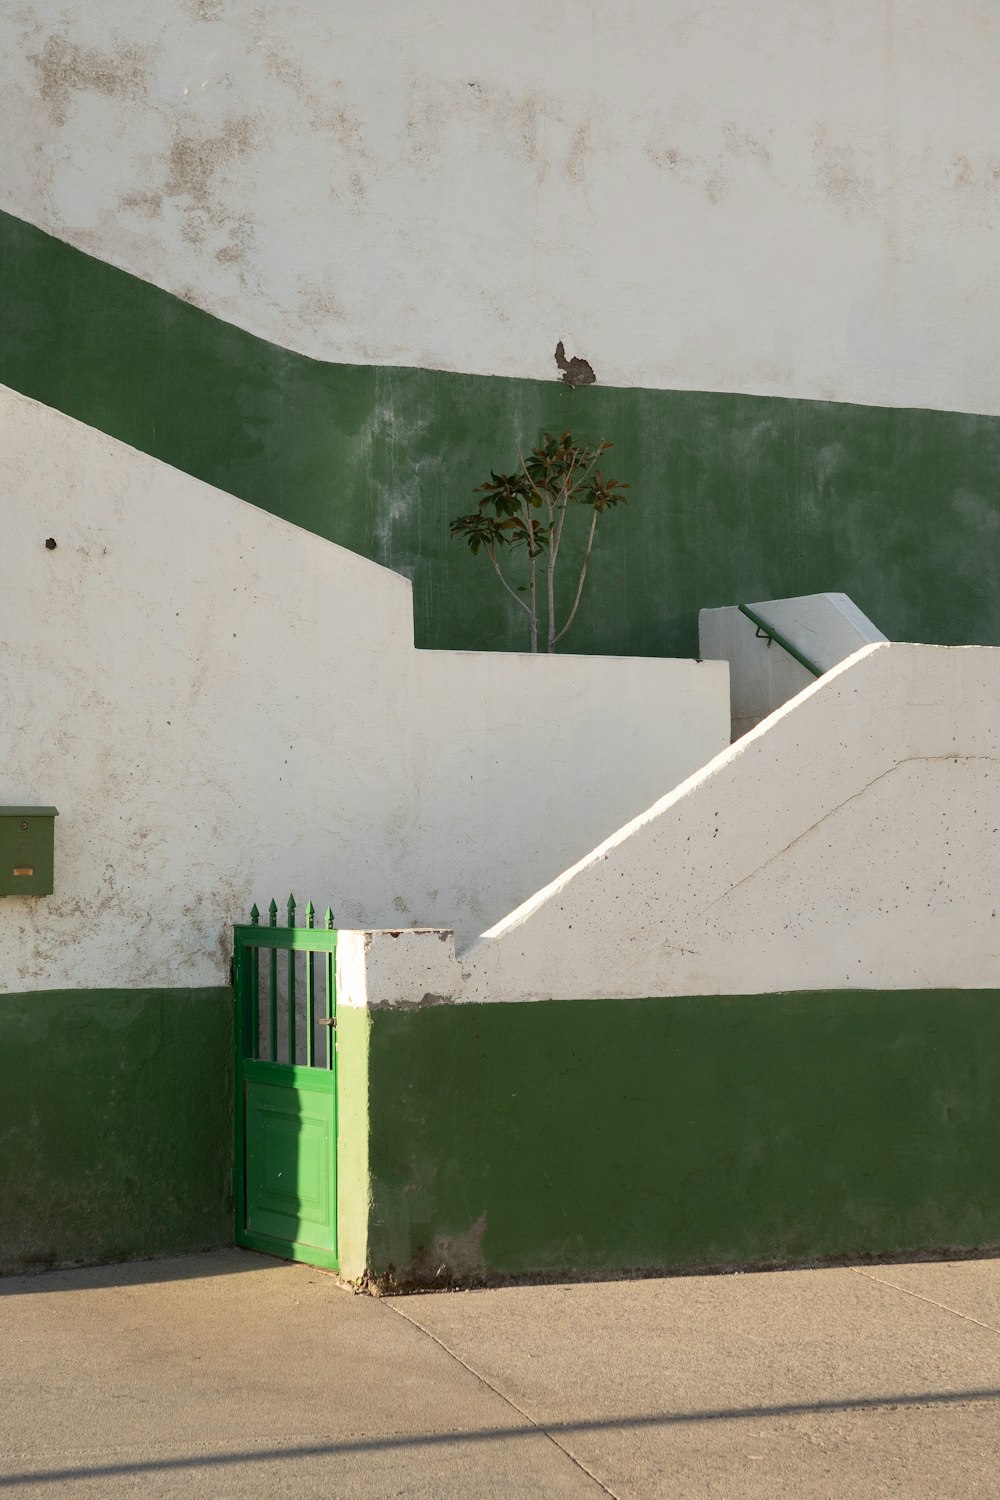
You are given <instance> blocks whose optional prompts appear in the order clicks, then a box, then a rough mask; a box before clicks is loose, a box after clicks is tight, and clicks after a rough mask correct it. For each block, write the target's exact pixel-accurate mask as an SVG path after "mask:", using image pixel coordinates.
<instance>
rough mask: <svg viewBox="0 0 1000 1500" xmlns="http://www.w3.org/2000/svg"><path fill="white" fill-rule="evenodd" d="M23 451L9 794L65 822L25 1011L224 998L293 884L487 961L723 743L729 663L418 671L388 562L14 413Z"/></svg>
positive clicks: (12, 577) (0, 598)
mask: <svg viewBox="0 0 1000 1500" xmlns="http://www.w3.org/2000/svg"><path fill="white" fill-rule="evenodd" d="M0 434H2V437H0V515H2V517H3V522H4V528H5V558H4V563H3V590H2V593H0V702H2V704H3V711H2V717H0V801H2V802H4V803H6V804H8V805H30V804H43V805H47V804H52V805H55V806H57V807H58V808H59V812H60V817H59V819H58V820H57V831H56V888H55V894H54V895H53V896H51V897H48V898H44V899H35V900H33V899H30V898H16V897H15V898H5V899H4V900H3V901H2V902H0V985H2V987H3V988H5V989H7V990H12V991H28V990H33V989H52V988H56V987H62V986H84V987H86V986H95V987H99V988H103V987H105V986H109V985H115V986H141V985H151V984H158V985H166V984H169V985H208V984H219V983H224V982H226V980H227V978H228V960H229V952H230V934H229V926H230V924H231V923H232V922H233V921H242V920H246V915H247V911H248V908H249V905H250V902H251V901H252V900H257V901H258V902H259V903H261V904H263V903H266V902H267V900H268V899H269V898H270V896H271V895H272V894H273V895H275V896H276V897H277V899H278V900H279V902H280V901H282V900H284V898H285V897H286V896H287V894H288V892H289V891H294V892H295V894H296V895H297V897H298V898H299V900H300V902H303V903H304V902H305V900H306V899H309V898H311V899H312V900H313V901H315V902H316V903H317V905H320V907H322V906H324V905H325V904H326V903H327V902H330V903H331V904H332V905H333V907H334V911H335V912H336V914H337V917H338V920H339V921H340V922H341V923H343V924H344V925H346V926H366V925H369V924H372V925H376V926H389V925H392V924H395V923H397V922H398V923H400V924H401V925H404V924H405V925H407V926H409V925H414V924H419V923H428V922H438V923H447V924H448V925H449V926H455V927H456V928H458V930H459V931H460V932H461V933H463V934H464V936H465V938H466V940H468V939H469V938H470V937H471V936H473V935H474V934H475V933H477V932H479V931H481V930H482V927H483V925H485V922H486V921H496V920H497V919H498V918H499V917H500V916H502V915H503V913H504V912H506V911H509V910H510V909H511V907H512V906H514V905H516V904H517V903H518V902H519V901H521V900H523V899H525V898H526V897H527V896H528V895H530V894H531V892H532V891H533V890H535V889H537V888H538V886H539V885H540V884H542V883H544V882H545V881H546V880H547V879H549V878H551V876H552V875H553V874H554V873H556V872H557V871H558V870H559V869H560V868H565V867H566V865H568V864H570V863H573V862H574V861H575V860H577V859H579V858H581V857H582V856H583V855H584V854H585V853H586V852H587V850H588V849H589V848H591V847H592V846H593V845H594V843H596V842H598V841H599V840H600V839H601V838H604V837H607V835H608V834H609V833H611V832H612V831H613V829H614V828H615V827H616V826H618V825H619V824H620V823H621V822H622V821H623V820H624V819H627V818H628V817H629V816H632V815H633V814H634V813H635V812H636V811H637V810H638V809H639V807H641V806H642V805H644V804H645V805H648V803H649V802H650V801H651V800H653V799H654V798H655V796H657V795H658V794H659V792H660V791H661V790H663V789H665V788H666V787H669V786H673V785H676V783H677V782H678V781H680V780H681V779H683V778H684V777H685V776H687V775H689V774H690V773H691V771H693V770H694V769H695V767H696V766H698V765H700V764H703V763H704V761H705V760H707V759H709V758H711V756H712V755H713V754H715V753H717V751H718V749H719V748H721V746H722V745H724V744H725V741H726V738H727V724H726V718H727V700H728V687H727V669H726V667H725V665H724V664H721V663H710V664H706V665H704V666H699V665H698V664H696V663H694V662H689V661H676V662H675V661H627V662H621V663H619V662H617V661H614V660H610V661H609V660H601V659H598V658H557V659H556V660H554V661H547V662H545V663H537V662H533V661H530V660H525V658H523V657H520V656H511V657H509V658H506V659H505V660H504V662H503V664H502V665H500V666H493V665H492V664H490V663H489V662H488V661H486V660H484V659H483V658H480V657H476V656H469V657H454V656H452V655H450V654H442V655H441V656H440V657H439V656H437V655H436V654H435V653H426V654H424V653H419V652H416V651H414V649H413V645H412V613H411V590H410V585H409V583H408V582H407V581H406V580H405V579H403V578H400V577H398V576H397V575H395V574H393V573H391V572H389V571H388V570H386V569H384V568H380V567H378V566H376V565H375V564H373V563H370V562H368V561H367V560H365V559H362V558H360V557H357V556H355V555H354V554H353V553H350V552H347V551H345V550H344V549H342V548H340V547H336V546H333V545H331V544H330V543H328V542H326V541H323V540H321V539H320V538H318V537H315V536H312V535H310V534H309V533H307V532H305V531H301V530H299V529H298V528H296V527H294V526H291V525H289V524H288V523H287V522H285V521H282V520H279V519H277V518H276V517H274V516H271V515H268V514H266V513H265V512H263V511H261V510H258V509H257V508H255V507H254V506H251V505H248V504H246V503H244V502H242V501H239V500H236V499H234V498H233V497H232V496H229V495H225V494H223V493H221V492H220V491H218V490H212V489H210V488H209V487H208V486H206V485H204V484H201V483H200V482H199V481H197V480H195V479H192V478H190V477H189V476H187V475H184V474H180V473H178V472H177V471H176V470H172V469H170V468H168V467H167V466H166V465H164V464H161V463H159V462H157V461H156V460H154V459H151V458H149V457H148V456H147V455H145V454H140V453H137V452H135V451H133V450H131V449H128V448H126V447H125V446H124V445H123V444H121V443H118V442H116V441H114V440H113V439H110V438H107V437H105V436H103V435H101V434H99V433H96V432H94V431H93V430H91V429H88V428H86V427H84V426H82V425H80V424H79V423H77V422H74V421H72V420H71V419H69V418H67V417H64V416H62V415H60V414H58V413H55V412H52V411H50V410H48V409H47V408H45V407H42V406H40V405H38V404H37V403H35V402H32V401H29V400H27V399H26V398H24V397H22V396H19V395H15V394H14V393H12V392H0ZM46 538H52V539H53V540H54V541H55V542H56V547H55V548H54V549H51V550H50V549H48V548H46V546H45V541H46ZM449 673H450V674H451V682H452V690H451V691H449V688H448V680H449ZM522 679H523V680H524V681H525V683H526V684H527V686H526V690H525V691H526V696H525V698H524V701H523V702H522V704H521V708H520V711H519V710H518V709H516V708H514V707H512V705H511V703H510V702H498V701H495V700H494V697H493V695H494V693H499V692H504V693H509V694H516V693H517V692H518V684H519V682H520V681H521V680H522ZM567 726H568V727H569V728H570V729H571V730H572V733H571V734H567V733H566V732H565V729H566V727H567ZM623 731H625V732H623ZM439 744H440V746H441V752H440V756H436V754H435V746H436V745H439ZM526 770H527V771H528V772H529V773H530V774H531V775H532V777H533V778H534V779H535V780H537V781H538V782H539V785H540V786H541V787H542V789H543V790H541V791H540V792H537V793H532V797H533V802H532V816H531V818H526V817H522V816H519V815H516V814H513V813H510V814H509V815H508V813H507V811H506V810H507V809H508V808H509V807H510V806H511V805H512V804H513V803H514V802H515V801H516V800H517V799H518V798H520V797H522V796H524V795H526V782H525V774H526ZM508 816H509V821H508ZM512 829H513V830H514V831H515V832H516V834H517V838H518V839H519V840H520V844H519V845H518V844H517V842H516V841H512V839H511V830H512Z"/></svg>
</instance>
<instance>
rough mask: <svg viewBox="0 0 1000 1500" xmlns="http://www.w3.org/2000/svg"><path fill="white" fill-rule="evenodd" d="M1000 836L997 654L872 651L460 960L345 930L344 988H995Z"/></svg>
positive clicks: (625, 993)
mask: <svg viewBox="0 0 1000 1500" xmlns="http://www.w3.org/2000/svg"><path fill="white" fill-rule="evenodd" d="M998 840H1000V649H998V648H991V647H986V646H955V647H946V646H915V645H900V644H888V643H887V644H884V645H873V646H868V647H866V648H864V649H863V650H862V651H860V652H858V653H857V654H856V655H854V656H852V657H850V658H849V659H848V660H847V661H845V662H844V663H842V664H841V665H840V666H838V667H836V668H834V669H833V670H832V671H831V672H830V673H828V674H827V675H825V676H824V677H822V678H820V679H819V680H818V681H817V682H816V683H815V684H814V685H813V686H811V687H809V688H807V689H806V690H805V691H804V692H802V693H800V694H799V695H798V697H796V698H794V699H793V700H792V701H791V702H790V703H788V704H786V705H785V706H784V707H783V708H781V709H779V710H778V711H777V712H776V713H774V714H773V715H771V717H770V718H768V719H766V720H765V721H764V722H763V723H761V724H760V725H758V727H757V728H756V729H754V730H752V731H751V732H750V733H749V734H748V735H747V736H746V737H745V738H744V739H742V740H740V741H739V742H738V743H737V744H735V745H733V746H732V747H731V748H730V749H728V750H726V751H725V752H723V753H722V754H721V755H719V756H718V757H717V758H716V760H715V761H713V762H712V763H711V765H708V766H706V767H705V768H704V769H703V770H701V771H699V772H697V773H696V774H695V775H694V776H693V777H691V778H690V780H688V781H687V782H686V783H684V784H683V785H681V786H679V787H677V788H676V789H675V790H674V791H673V792H671V793H670V794H669V795H668V796H666V797H664V798H663V799H662V800H661V801H659V802H658V803H656V804H655V805H654V806H652V807H651V808H650V809H649V810H648V811H647V812H646V813H644V814H643V815H642V816H641V817H639V818H637V819H635V820H634V821H633V822H631V823H630V824H628V825H627V826H626V827H624V828H622V829H621V830H619V832H618V833H616V834H615V835H614V836H613V837H612V838H610V839H608V840H607V841H606V842H605V843H603V844H601V845H600V846H598V847H597V848H596V849H594V850H593V851H592V852H591V853H590V854H589V855H588V856H587V858H586V859H584V860H582V861H581V862H580V863H579V864H578V865H577V866H576V867H575V868H574V869H572V870H569V871H567V872H566V873H565V874H563V875H562V876H560V877H559V879H558V880H556V881H554V882H552V884H550V885H549V886H547V887H546V888H545V889H544V890H541V891H539V892H538V893H537V895H535V896H534V897H533V898H532V899H531V900H530V901H528V902H526V903H525V904H524V905H523V906H521V907H520V908H519V909H518V910H516V911H514V912H512V913H511V914H510V915H509V916H508V917H507V918H506V919H505V920H504V921H503V922H500V923H498V924H497V925H496V926H495V927H494V928H493V929H492V930H491V931H489V932H487V933H486V934H484V937H483V939H482V941H481V942H480V943H478V944H477V945H476V946H475V947H473V948H472V949H470V950H469V951H467V952H466V953H464V954H459V956H458V958H457V959H456V958H455V957H454V954H453V951H452V949H451V947H450V944H449V942H447V941H446V942H443V943H442V942H438V941H437V940H436V935H435V937H434V938H432V937H431V936H429V935H428V936H422V935H413V936H411V937H408V938H407V939H406V941H405V943H404V944H399V943H394V942H393V940H392V939H390V938H388V937H386V936H384V935H380V934H376V935H372V936H371V937H370V938H369V939H368V940H367V949H365V948H364V947H363V945H362V946H361V947H359V946H358V944H357V942H354V946H353V947H352V941H354V940H351V939H347V938H345V939H344V953H343V964H344V971H343V972H344V981H345V1000H346V1002H347V1003H355V1004H375V1005H378V1004H399V1003H403V1002H405V1001H407V1000H409V1001H416V1003H420V1002H421V1000H422V999H424V1000H425V1001H426V1002H433V1001H434V1000H435V999H437V998H441V997H446V998H448V999H450V1000H454V1001H504V1000H509V1001H515V1000H545V999H550V998H556V999H560V998H561V999H586V998H588V997H593V998H615V997H621V998H625V997H644V996H659V995H706V996H710V995H715V994H727V993H728V994H763V993H772V992H776V991H783V990H810V989H816V990H831V989H852V988H865V989H908V988H937V987H940V988H946V989H955V988H958V989H961V988H978V987H986V988H992V987H995V986H998V985H1000V899H998V897H1000V855H998V847H1000V845H998ZM420 951H423V952H424V953H425V955H429V956H425V959H424V961H423V963H422V964H421V963H420V962H418V961H417V955H418V953H419V952H420ZM421 984H423V985H425V987H426V990H427V996H426V997H425V996H423V995H422V994H421V993H417V992H416V991H417V990H418V989H419V986H420V985H421Z"/></svg>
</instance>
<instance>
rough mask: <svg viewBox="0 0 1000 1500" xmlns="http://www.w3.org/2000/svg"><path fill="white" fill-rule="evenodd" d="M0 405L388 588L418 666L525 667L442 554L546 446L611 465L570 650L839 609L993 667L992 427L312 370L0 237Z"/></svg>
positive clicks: (802, 405)
mask: <svg viewBox="0 0 1000 1500" xmlns="http://www.w3.org/2000/svg"><path fill="white" fill-rule="evenodd" d="M0 293H2V301H3V320H4V321H3V337H2V339H0V381H2V382H3V383H5V384H7V385H10V386H12V387H14V388H15V389H16V390H19V391H23V392H25V393H26V394H27V395H30V396H34V397H36V398H37V399H38V400H40V401H43V402H46V403H48V404H49V405H51V406H53V407H56V408H58V409H59V410H61V411H65V412H68V413H69V414H71V415H72V416H74V417H77V418H79V419H80V420H81V421H84V422H87V423H90V424H91V425H92V426H94V427H97V428H99V429H101V430H102V431H104V432H108V433H111V434H113V435H114V436H115V437H118V438H121V439H122V440H124V441H125V442H127V443H130V444H132V445H134V446H135V447H137V448H140V449H142V450H144V451H146V452H148V453H151V454H154V455H156V456H157V457H158V458H162V459H164V460H166V462H168V463H170V464H173V465H175V466H176V467H177V468H180V469H183V470H185V471H187V472H188V473H191V474H195V475H197V476H198V477H200V478H202V479H205V480H208V481H209V482H210V483H212V484H215V485H218V486H220V487H221V488H222V489H224V490H228V491H230V492H231V493H233V494H235V495H238V496H241V497H242V498H243V499H245V500H249V501H252V502H253V503H254V504H256V505H260V506H263V507H264V508H265V509H269V510H273V511H275V512H276V513H277V514H279V515H282V516H285V517H287V518H288V519H289V520H291V521H294V522H296V523H297V524H298V525H301V526H305V527H307V528H309V529H310V530H312V531H315V532H317V533H319V534H320V535H322V536H327V537H330V538H332V539H333V540H334V541H337V542H339V543H341V544H342V545H343V546H346V547H349V548H351V549H353V550H354V551H356V552H360V553H363V554H365V555H367V556H369V557H372V558H375V559H376V560H377V561H378V562H381V563H384V564H386V565H388V566H389V567H392V568H395V569H397V570H399V571H400V572H403V573H406V574H408V575H409V576H410V577H411V578H412V579H413V581H414V587H415V609H416V638H417V642H418V644H420V645H425V646H441V647H445V646H447V647H466V648H488V647H502V648H519V649H521V648H523V647H524V645H525V639H526V638H525V633H524V630H523V627H522V624H521V620H520V618H519V617H518V615H517V610H516V607H515V606H514V605H513V604H509V603H508V601H507V600H506V599H505V597H504V596H503V595H502V594H501V592H500V590H499V588H498V587H497V586H495V585H491V584H490V582H489V581H486V573H485V565H484V564H483V563H482V559H476V560H473V559H471V558H469V557H468V556H467V555H466V554H465V551H464V549H463V548H462V547H461V546H460V545H459V544H458V543H456V542H453V541H451V540H450V538H449V535H448V527H447V523H448V520H449V518H450V517H451V516H453V515H455V514H457V513H458V512H459V511H461V510H464V509H467V508H468V505H469V497H470V491H471V489H472V487H473V485H475V484H478V483H479V482H480V481H481V480H482V478H483V477H485V475H486V474H488V472H489V470H490V468H491V467H497V466H503V465H506V464H510V463H511V462H512V461H513V458H514V455H515V454H516V451H517V449H518V446H519V445H526V444H530V443H531V442H533V441H534V440H535V439H536V438H537V437H538V436H539V435H540V433H541V432H542V431H543V430H545V429H556V430H558V429H562V428H564V427H567V426H572V428H573V429H574V430H575V431H578V432H579V433H580V434H581V435H584V436H589V437H591V438H602V437H607V438H609V439H610V440H612V441H613V442H614V443H615V445H616V446H615V449H614V451H613V453H612V454H611V455H610V458H611V459H613V461H614V462H613V467H612V465H611V464H610V463H609V467H611V468H612V472H614V473H617V474H618V475H619V476H620V477H621V478H624V479H627V480H629V481H630V483H631V484H632V486H633V490H632V494H631V503H630V506H629V508H628V510H627V511H624V512H620V513H616V514H613V515H611V516H610V517H608V518H607V521H606V523H605V524H604V525H603V527H602V530H601V532H600V534H599V538H598V545H597V550H596V553H595V558H594V562H593V565H592V570H591V582H590V584H589V585H588V594H587V596H586V598H585V602H584V605H583V607H582V609H581V614H580V616H579V617H578V620H577V622H576V624H575V625H574V627H573V630H572V632H571V633H570V634H569V635H568V636H567V637H566V642H565V644H566V647H567V649H570V650H573V651H585V652H586V651H606V652H621V653H625V654H629V653H647V654H654V655H655V654H668V655H693V654H695V653H696V651H697V610H698V609H699V608H701V607H706V606H713V605H723V604H734V603H736V602H738V601H739V600H741V599H748V598H749V599H767V598H775V597H781V596H784V595H793V594H802V593H809V592H813V591H817V590H827V589H839V590H844V591H845V592H847V593H848V594H850V595H851V597H852V598H853V599H854V600H855V601H856V602H857V604H858V605H859V606H860V607H861V608H862V609H863V610H865V611H866V612H867V613H868V614H869V615H870V616H871V617H872V619H873V620H874V621H875V622H876V624H877V625H879V627H880V628H881V629H882V630H884V631H885V633H886V634H887V635H888V636H890V638H893V639H902V640H923V641H930V642H941V643H945V644H949V643H950V644H954V643H961V642H969V641H978V642H982V643H985V644H997V643H1000V591H998V590H997V589H996V587H995V574H996V559H997V552H998V546H1000V506H998V499H997V496H998V480H1000V420H998V419H997V418H993V417H981V416H968V415H962V414H955V413H950V412H927V411H896V410H888V409H882V408H874V407H860V406H848V405H838V404H834V403H825V402H811V401H790V400H780V399H776V398H769V397H753V396H741V395H711V394H704V393H699V392H687V391H679V392H673V391H647V390H619V389H612V388H608V387H602V386H594V387H591V388H589V389H585V390H577V391H573V390H569V389H568V388H566V387H565V386H562V385H561V384H560V383H559V382H558V381H556V380H552V381H550V382H538V381H531V380H509V379H500V378H493V377H485V376H465V375H454V374H448V373H442V372H436V371H429V370H414V369H403V368H398V369H397V368H385V367H374V366H352V365H332V364H324V363H322V362H319V361H316V360H312V359H307V358H304V357H302V356H300V355H297V354H293V353H290V352H289V351H288V350H285V349H281V348H278V347H276V346H274V345H272V344H269V343H267V342H266V341H264V340H262V339H259V338H255V337H253V336H252V335H251V334H248V333H245V332H243V331H241V330H240V329H238V328H235V327H233V326H231V325H229V324H226V323H223V322H220V321H219V320H218V319H215V318H213V317H211V316H209V315H208V314H206V313H203V312H201V311H199V310H198V309H197V308H195V307H192V306H190V305H188V304H187V303H185V302H183V301H180V300H178V299H177V298H175V297H172V296H170V295H168V294H167V293H166V292H162V291H159V290H158V289H157V288H155V287H153V286H150V285H149V284H147V283H145V282H142V281H139V280H137V279H136V278H135V277H132V276H129V275H127V274H125V273H124V272H122V271H118V270H115V269H114V268H113V267H111V266H108V265H106V264H103V263H102V262H100V261H97V260H94V259H92V258H90V257H89V256H86V255H84V254H83V253H82V252H80V251H78V250H75V249H73V248H71V247H69V246H67V245H65V244H62V243H60V242H59V241H57V240H55V239H52V238H51V237H50V236H48V235H45V234H43V233H41V232H40V231H39V230H37V229H34V228H32V227H31V226H29V225H27V224H25V223H23V222H21V221H19V220H17V219H14V218H12V217H10V216H7V215H5V216H0Z"/></svg>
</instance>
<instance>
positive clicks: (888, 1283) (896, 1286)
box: [850, 1266, 1000, 1333]
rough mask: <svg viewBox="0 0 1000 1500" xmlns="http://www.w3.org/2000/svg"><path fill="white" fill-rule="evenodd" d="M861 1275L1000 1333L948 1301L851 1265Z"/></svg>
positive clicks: (942, 1310) (965, 1320)
mask: <svg viewBox="0 0 1000 1500" xmlns="http://www.w3.org/2000/svg"><path fill="white" fill-rule="evenodd" d="M850 1269H851V1270H852V1271H856V1272H857V1274H858V1275H859V1276H864V1277H865V1279H866V1280H868V1281H874V1282H875V1283H876V1284H877V1285H878V1286H890V1287H892V1289H893V1291H894V1292H902V1293H903V1295H904V1296H906V1297H916V1299H917V1301H918V1302H926V1303H927V1304H928V1306H930V1307H937V1308H939V1309H940V1311H941V1312H946V1313H951V1314H952V1315H953V1317H956V1318H961V1319H962V1321H963V1323H974V1324H975V1326H976V1327H977V1328H985V1329H986V1332H987V1333H1000V1328H994V1326H993V1324H992V1323H981V1322H980V1321H979V1319H978V1318H970V1317H969V1314H968V1313H963V1312H959V1310H958V1308H957V1307H949V1306H948V1304H947V1303H946V1302H935V1300H934V1298H933V1297H925V1296H924V1294H923V1292H914V1291H911V1289H910V1288H909V1287H908V1286H900V1284H899V1282H898V1281H887V1280H886V1278H885V1277H884V1276H873V1275H872V1274H871V1272H870V1271H865V1270H862V1268H861V1267H860V1266H851V1267H850Z"/></svg>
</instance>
